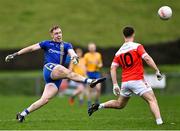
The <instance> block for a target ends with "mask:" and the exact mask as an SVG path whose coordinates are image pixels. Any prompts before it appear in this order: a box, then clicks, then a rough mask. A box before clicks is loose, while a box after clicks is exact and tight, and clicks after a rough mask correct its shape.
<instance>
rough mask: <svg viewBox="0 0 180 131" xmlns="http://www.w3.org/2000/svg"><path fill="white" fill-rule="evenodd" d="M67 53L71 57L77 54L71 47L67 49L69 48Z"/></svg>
mask: <svg viewBox="0 0 180 131" xmlns="http://www.w3.org/2000/svg"><path fill="white" fill-rule="evenodd" d="M68 53H69V55H70V57H71V58H73V57H75V56H77V54H76V53H75V51H74V50H73V49H69V50H68Z"/></svg>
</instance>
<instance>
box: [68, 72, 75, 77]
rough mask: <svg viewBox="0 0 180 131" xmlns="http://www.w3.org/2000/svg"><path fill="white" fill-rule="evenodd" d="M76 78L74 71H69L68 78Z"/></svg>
mask: <svg viewBox="0 0 180 131" xmlns="http://www.w3.org/2000/svg"><path fill="white" fill-rule="evenodd" d="M74 76H75V73H74V72H72V71H69V72H68V74H67V78H73V77H74Z"/></svg>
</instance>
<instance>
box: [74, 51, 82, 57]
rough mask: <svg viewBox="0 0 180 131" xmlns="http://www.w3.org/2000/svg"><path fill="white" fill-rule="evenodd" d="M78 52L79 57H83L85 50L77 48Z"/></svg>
mask: <svg viewBox="0 0 180 131" xmlns="http://www.w3.org/2000/svg"><path fill="white" fill-rule="evenodd" d="M76 54H77V55H78V57H82V55H83V52H82V50H80V49H76Z"/></svg>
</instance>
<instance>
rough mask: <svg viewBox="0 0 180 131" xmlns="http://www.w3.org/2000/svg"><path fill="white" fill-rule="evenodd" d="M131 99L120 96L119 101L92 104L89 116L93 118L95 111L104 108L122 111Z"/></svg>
mask: <svg viewBox="0 0 180 131" xmlns="http://www.w3.org/2000/svg"><path fill="white" fill-rule="evenodd" d="M129 98H130V97H123V96H121V95H120V96H119V98H118V100H110V101H107V102H105V103H101V104H98V103H95V104H92V105H91V106H90V107H89V109H88V115H89V116H91V115H92V114H93V113H94V112H95V111H97V110H98V109H103V108H113V109H122V108H124V107H125V106H126V104H127V103H128V100H129Z"/></svg>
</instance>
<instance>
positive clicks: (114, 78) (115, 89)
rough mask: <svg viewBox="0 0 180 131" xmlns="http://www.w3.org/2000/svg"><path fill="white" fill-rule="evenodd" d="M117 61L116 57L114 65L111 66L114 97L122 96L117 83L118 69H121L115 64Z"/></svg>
mask: <svg viewBox="0 0 180 131" xmlns="http://www.w3.org/2000/svg"><path fill="white" fill-rule="evenodd" d="M114 61H116V57H115V58H114V60H113V63H112V64H111V71H110V72H111V79H112V83H113V93H114V95H116V96H117V95H119V94H120V88H119V85H118V82H117V68H118V67H119V65H118V64H117V63H116V62H114Z"/></svg>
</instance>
